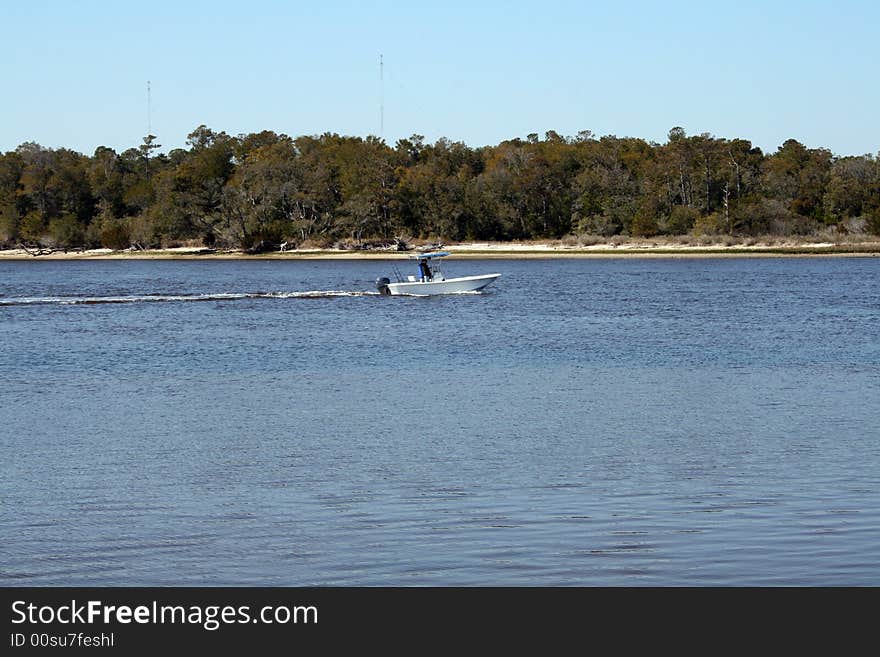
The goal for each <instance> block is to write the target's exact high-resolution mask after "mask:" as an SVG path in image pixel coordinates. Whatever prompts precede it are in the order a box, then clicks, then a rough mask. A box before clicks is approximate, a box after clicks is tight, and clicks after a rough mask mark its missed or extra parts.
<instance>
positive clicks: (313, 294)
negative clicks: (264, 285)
mask: <svg viewBox="0 0 880 657" xmlns="http://www.w3.org/2000/svg"><path fill="white" fill-rule="evenodd" d="M378 295H379V293H378V292H358V291H346V290H309V291H306V292H225V293H213V294H139V295H130V296H112V297H110V296H108V297H13V298H0V306H34V305H59V306H80V305H89V304H103V303H156V302H165V303H169V302H175V301H236V300H240V299H333V298H337V297H370V296H378Z"/></svg>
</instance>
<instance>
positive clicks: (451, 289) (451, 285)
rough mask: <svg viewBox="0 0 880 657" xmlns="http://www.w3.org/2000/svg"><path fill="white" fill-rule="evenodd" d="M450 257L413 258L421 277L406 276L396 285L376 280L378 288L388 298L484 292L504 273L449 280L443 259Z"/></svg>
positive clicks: (440, 253)
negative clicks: (445, 273) (392, 296)
mask: <svg viewBox="0 0 880 657" xmlns="http://www.w3.org/2000/svg"><path fill="white" fill-rule="evenodd" d="M448 255H449V252H448V251H435V252H433V253H418V254H416V255H411V256H410V260H417V261H418V264H419V274H418V276H407V279H406V280H398V281H397V282H396V283H392V282H391V280H390V279H388V278H385V277H382V278H379V279H377V280H376V288H377V289H378V290H379V293H380V294H386V295H388V294H390V295H401V294H411V295H414V296H420V297H424V296H430V295H434V294H460V293H462V292H476V291H478V290H482V289H483V288H484V287H486V286H487V285H489V283H491V282H492V281H494V280H495V279H496V278H498V277H499V276H501V274H481V275H479V276H461V277H459V278H446V276H445V275H444V274H443V270H442V268H441V266H440V259H441V258H445V257H446V256H448ZM398 278H399V277H398Z"/></svg>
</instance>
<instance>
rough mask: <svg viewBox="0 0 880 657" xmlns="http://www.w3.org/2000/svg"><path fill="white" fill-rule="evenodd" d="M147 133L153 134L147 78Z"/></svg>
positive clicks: (151, 109)
mask: <svg viewBox="0 0 880 657" xmlns="http://www.w3.org/2000/svg"><path fill="white" fill-rule="evenodd" d="M147 134H148V135H151V134H153V108H152V98H151V97H150V81H149V80H147Z"/></svg>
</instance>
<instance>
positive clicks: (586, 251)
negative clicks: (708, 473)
mask: <svg viewBox="0 0 880 657" xmlns="http://www.w3.org/2000/svg"><path fill="white" fill-rule="evenodd" d="M426 246H427V245H424V244H422V245H412V246H410V247H409V248H406V249H401V248H400V247H399V246H397V245H385V246H382V245H362V246H361V248H357V247H355V246H346V247H344V248H324V249H321V248H305V249H293V248H291V249H285V250H283V251H282V250H281V249H280V248H279V249H275V250H266V251H262V252H260V253H248V252H246V251H242V250H239V249H215V248H207V247H204V246H200V245H189V246H175V247H172V248H167V249H132V248H130V249H125V250H112V249H107V248H102V249H78V250H66V251H65V250H63V249H47V248H43V249H32V248H27V249H21V248H19V249H6V250H0V260H126V259H132V260H137V259H140V260H154V259H155V260H159V259H178V260H188V259H192V260H197V259H198V260H205V259H218V260H223V259H226V260H247V259H261V260H266V259H268V260H287V259H290V260H295V259H328V260H332V259H351V260H358V259H394V258H407V257H408V256H410V255H412V254H413V253H417V252H418V250H422V249H425V248H426ZM438 248H442V249H443V250H444V251H448V252H449V253H450V257H451V258H508V259H511V258H513V259H517V258H523V259H525V258H590V257H593V258H605V257H760V256H874V257H876V256H880V239H876V238H875V239H868V238H865V239H861V240H855V239H849V240H846V241H838V242H816V241H808V240H791V239H785V240H781V239H774V238H766V239H763V240H757V239H746V240H733V239H726V240H714V241H712V240H706V239H702V240H692V239H688V238H679V239H677V240H639V239H616V240H613V241H600V242H594V243H593V242H591V243H584V242H577V241H573V240H568V241H540V242H538V241H529V242H465V243H456V244H445V245H442V247H440V246H439V245H438Z"/></svg>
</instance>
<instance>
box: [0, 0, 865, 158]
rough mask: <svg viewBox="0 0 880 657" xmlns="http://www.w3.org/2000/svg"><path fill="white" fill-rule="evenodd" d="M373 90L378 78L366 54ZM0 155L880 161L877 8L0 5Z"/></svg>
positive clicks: (325, 1)
mask: <svg viewBox="0 0 880 657" xmlns="http://www.w3.org/2000/svg"><path fill="white" fill-rule="evenodd" d="M380 53H382V55H383V57H384V62H385V66H384V84H383V85H381V86H380V83H379V54H380ZM0 61H3V62H4V66H3V69H2V72H0V81H2V85H0V89H2V91H0V151H7V150H12V149H14V148H15V147H16V146H18V145H19V144H21V143H23V142H25V141H36V142H38V143H40V144H42V145H44V146H48V147H52V148H60V147H67V148H73V149H74V150H77V151H80V152H83V153H86V154H89V155H90V154H92V153H93V152H94V149H95V148H96V147H97V146H101V145H104V146H110V147H112V148H115V149H117V150H120V151H121V150H124V149H125V148H129V147H132V146H137V145H138V144H139V143H140V142H141V139H142V137H143V136H144V135H145V134H146V133H147V121H148V112H147V92H146V86H147V80H150V81H151V85H152V111H151V113H150V116H151V121H152V132H153V133H154V134H156V135H157V136H158V137H159V139H158V141H159V143H160V144H162V145H163V148H162V150H163V151H168V150H170V149H171V148H175V147H181V146H184V143H185V140H186V135H187V134H188V133H189V132H191V131H192V130H193V129H194V128H195V127H197V126H198V125H199V124H202V123H204V124H206V125H207V126H208V127H210V128H212V129H214V130H217V131H220V130H222V131H225V132H227V133H229V134H240V133H247V132H255V131H259V130H264V129H268V130H274V131H276V132H283V133H286V134H289V135H291V136H299V135H303V134H320V133H323V132H338V133H341V134H347V135H360V136H366V135H368V134H374V135H379V133H380V121H379V114H380V113H379V107H380V92H381V95H382V96H384V130H383V131H382V135H381V136H382V137H383V138H384V139H385V140H386V141H387V142H388V143H389V144H394V142H395V141H396V140H397V139H399V138H401V137H408V136H409V135H411V134H414V133H418V134H422V135H424V136H425V137H426V139H427V140H428V141H431V142H433V141H434V140H436V139H438V138H440V137H447V138H449V139H452V140H455V141H464V142H465V143H467V144H469V145H471V146H482V145H485V144H496V143H498V142H499V141H501V140H503V139H508V138H512V137H525V136H526V135H527V134H529V133H532V132H536V133H539V134H541V135H543V134H544V132H546V131H547V130H556V131H557V132H558V133H560V134H562V135H574V134H576V133H577V132H578V131H579V130H592V131H593V132H594V133H596V134H597V135H605V134H616V135H618V136H633V137H643V138H645V139H649V140H654V141H658V142H661V143H662V142H665V141H666V134H667V132H668V131H669V129H670V128H671V127H673V126H682V127H683V128H684V129H685V130H686V131H687V133H688V134H696V133H701V132H709V133H712V134H714V135H716V136H718V137H730V138H732V137H742V138H746V139H750V140H751V141H752V142H753V143H754V144H755V145H757V146H760V147H761V148H763V149H764V150H765V151H770V152H772V151H775V150H776V148H777V147H778V146H779V145H780V144H781V143H782V142H783V141H785V140H786V139H789V138H795V139H798V140H799V141H801V142H803V143H805V144H806V145H807V146H809V147H820V146H822V147H827V148H830V149H831V150H832V151H833V152H834V153H836V154H838V155H860V154H864V153H875V154H876V153H877V152H878V151H880V79H878V77H880V75H878V72H880V2H878V1H877V0H836V1H834V2H831V1H827V2H817V1H813V0H798V1H794V0H791V1H788V0H785V1H783V0H777V1H774V0H766V1H763V2H762V1H754V0H738V1H735V0H725V1H723V2H714V1H712V0H703V1H691V0H666V1H661V2H643V1H638V0H629V1H627V2H615V1H613V0H603V1H601V2H588V1H581V2H576V1H573V2H557V1H554V0H544V1H539V0H533V1H531V2H518V1H511V2H488V1H487V2H481V1H479V0H471V1H468V2H459V1H458V0H446V1H443V2H391V1H385V2H340V1H336V0H309V1H308V2H284V1H280V0H279V1H270V0H249V1H244V0H237V1H235V2H227V1H226V0H209V1H200V2H187V1H186V0H177V1H176V2H168V1H166V0H142V1H140V2H128V0H113V1H101V0H28V1H26V2H18V1H15V0H0Z"/></svg>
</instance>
